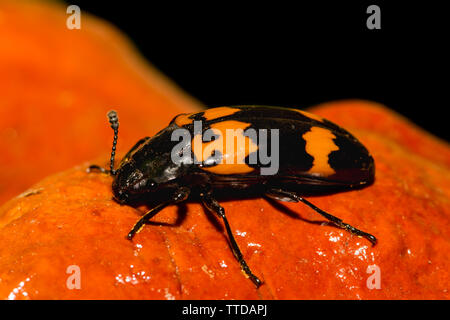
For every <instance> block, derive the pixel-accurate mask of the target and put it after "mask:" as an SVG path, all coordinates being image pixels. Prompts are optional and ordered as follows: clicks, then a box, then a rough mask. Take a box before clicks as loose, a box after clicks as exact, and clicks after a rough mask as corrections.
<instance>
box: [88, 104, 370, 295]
mask: <svg viewBox="0 0 450 320" xmlns="http://www.w3.org/2000/svg"><path fill="white" fill-rule="evenodd" d="M108 117H109V122H110V124H111V128H112V129H113V131H114V140H113V146H112V152H111V158H110V169H109V170H107V169H104V168H101V167H100V166H97V165H92V166H90V167H89V168H88V171H91V170H99V171H101V172H103V173H107V174H110V175H112V176H113V177H114V180H113V183H112V191H113V195H114V199H115V200H116V201H117V202H119V203H121V204H127V205H132V204H133V203H137V202H139V201H144V202H145V201H146V200H148V199H158V203H156V205H155V206H154V207H153V208H152V209H151V210H149V211H148V212H147V213H145V214H144V215H143V216H142V217H141V218H140V219H139V220H138V221H137V222H136V224H135V225H134V226H133V227H132V228H131V230H130V232H129V233H128V235H127V239H129V240H132V239H133V237H134V236H135V235H136V234H137V233H138V232H139V231H140V230H141V229H142V228H143V226H144V225H145V224H146V223H147V222H148V221H149V220H150V219H151V218H152V217H154V216H155V215H156V214H157V213H158V212H160V211H161V210H162V209H163V208H165V207H167V206H169V205H173V204H177V203H180V202H183V201H185V200H187V199H188V198H191V197H198V198H199V199H200V201H201V202H202V203H203V205H204V206H205V207H206V208H207V209H208V210H210V211H211V212H213V213H215V214H217V215H218V217H219V218H220V219H222V221H223V224H224V226H225V229H226V232H227V235H228V240H229V242H230V247H231V249H232V252H233V254H234V256H235V258H236V259H237V261H238V262H239V264H240V266H241V269H242V270H243V272H244V274H245V275H246V276H247V277H248V278H250V280H251V281H252V282H253V283H254V284H255V285H256V287H259V286H260V285H261V284H262V282H261V280H260V279H259V278H258V277H257V276H255V275H254V274H253V272H252V271H251V270H250V268H249V266H248V265H247V263H246V261H245V259H244V257H243V255H242V253H241V251H240V249H239V246H238V244H237V242H236V240H235V239H234V236H233V232H232V229H231V226H230V224H229V222H228V220H227V217H226V214H225V210H224V208H223V207H222V206H221V205H220V203H219V202H218V200H217V196H218V195H220V194H221V193H232V192H235V193H238V194H244V195H256V196H266V197H268V198H272V199H275V200H280V201H288V202H302V203H304V204H305V205H307V206H309V207H310V208H312V209H313V210H315V211H316V212H318V213H319V214H321V215H322V216H323V217H325V218H326V219H328V220H329V221H331V222H332V223H333V224H335V225H336V226H337V227H339V228H342V229H344V230H347V231H349V232H350V233H352V234H354V235H356V236H359V237H364V238H366V239H367V240H369V241H370V242H371V243H372V245H375V244H376V242H377V239H376V238H375V237H374V236H373V235H371V234H369V233H367V232H364V231H361V230H359V229H357V228H355V227H353V226H351V225H349V224H347V223H345V222H344V221H342V220H341V219H340V218H338V217H335V216H333V215H331V214H329V213H327V212H325V211H323V210H322V209H320V208H318V207H316V206H315V205H314V204H312V203H311V202H309V201H308V200H306V199H305V198H304V197H303V196H304V195H305V194H315V193H323V192H324V193H330V192H338V191H342V190H351V189H356V188H361V187H365V186H367V185H370V184H371V183H373V181H374V178H375V164H374V160H373V157H372V156H371V155H370V153H369V151H368V150H367V149H366V148H365V147H364V146H363V145H362V144H361V143H360V142H359V141H358V140H357V139H356V138H355V137H354V136H353V135H352V134H350V133H349V132H348V131H347V130H345V129H343V128H341V127H339V126H338V125H336V124H334V123H332V122H331V121H328V120H327V119H324V118H322V117H319V116H317V115H314V114H311V113H308V112H305V111H302V110H299V109H295V108H283V107H272V106H229V107H216V108H210V109H206V110H204V111H200V112H196V113H189V114H180V115H177V116H176V117H175V118H174V119H173V120H172V121H171V122H170V124H169V125H168V126H167V127H166V128H164V129H163V130H161V131H160V132H159V133H157V134H156V135H155V136H153V137H145V138H143V139H141V140H139V141H138V142H137V143H136V144H135V145H134V146H133V147H132V148H131V149H130V150H129V151H128V153H127V154H126V155H125V156H124V157H123V159H122V160H121V162H120V163H119V165H118V168H117V170H116V169H115V168H114V158H115V151H116V145H117V137H118V127H119V122H118V118H117V114H116V112H115V111H110V112H109V113H108ZM227 130H231V133H232V134H233V136H232V138H231V139H230V140H227V139H228V137H226V136H227V135H226V134H225V133H228V131H227ZM269 132H271V136H270V139H269V138H268V133H269ZM206 133H209V138H207V137H205V136H206ZM248 133H252V134H248ZM272 133H276V134H275V135H274V134H272ZM174 137H175V139H174ZM180 137H187V138H186V139H185V141H182V142H183V143H181V142H180ZM177 138H178V139H177ZM236 139H241V141H243V142H244V145H241V147H239V146H238V147H237V148H236V147H235V146H233V145H231V147H228V148H227V145H226V143H225V141H226V140H227V141H235V140H236ZM223 146H224V147H223ZM269 149H270V150H271V153H274V154H271V157H272V159H273V162H278V165H277V167H276V170H275V171H274V170H272V171H271V173H270V174H267V170H268V169H269V168H268V162H267V157H266V158H264V157H263V156H262V155H263V153H261V151H265V152H266V154H267V151H268V150H269ZM174 155H175V156H179V157H178V158H176V157H175V158H176V159H178V160H177V161H175V160H174ZM230 160H234V161H230ZM251 160H252V161H251ZM264 170H266V174H264ZM235 193H232V194H235Z"/></svg>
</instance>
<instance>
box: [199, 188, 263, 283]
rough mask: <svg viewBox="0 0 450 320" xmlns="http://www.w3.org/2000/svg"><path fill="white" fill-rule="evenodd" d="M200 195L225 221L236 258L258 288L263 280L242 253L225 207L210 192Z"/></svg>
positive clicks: (208, 206)
mask: <svg viewBox="0 0 450 320" xmlns="http://www.w3.org/2000/svg"><path fill="white" fill-rule="evenodd" d="M200 197H201V199H202V203H203V204H204V205H205V207H206V208H207V209H208V210H210V211H211V212H213V213H215V214H217V215H218V216H219V217H220V218H222V220H223V223H224V224H225V229H226V230H227V235H228V239H229V240H230V244H231V249H232V251H233V255H234V257H235V258H236V260H237V261H238V262H239V264H240V265H241V269H242V271H243V272H244V273H245V275H246V276H247V277H249V278H250V280H252V282H253V283H254V284H255V286H256V288H258V287H259V286H260V285H261V284H262V282H261V280H260V279H259V278H258V277H257V276H255V275H254V274H253V273H252V271H251V270H250V268H249V266H248V265H247V263H246V262H245V260H244V256H243V255H242V252H241V250H240V249H239V246H238V244H237V242H236V240H235V239H234V236H233V232H232V231H231V227H230V224H229V223H228V219H227V217H226V215H225V210H224V208H223V207H222V206H221V205H220V204H219V202H217V200H216V199H214V198H213V197H212V196H211V194H210V193H202V194H200Z"/></svg>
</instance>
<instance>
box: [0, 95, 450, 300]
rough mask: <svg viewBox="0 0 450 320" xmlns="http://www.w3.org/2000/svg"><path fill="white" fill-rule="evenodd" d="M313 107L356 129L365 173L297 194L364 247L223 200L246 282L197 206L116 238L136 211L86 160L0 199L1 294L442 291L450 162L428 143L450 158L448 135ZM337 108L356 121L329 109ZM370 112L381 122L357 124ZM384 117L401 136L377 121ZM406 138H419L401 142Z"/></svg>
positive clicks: (366, 106) (283, 208) (281, 210)
mask: <svg viewBox="0 0 450 320" xmlns="http://www.w3.org/2000/svg"><path fill="white" fill-rule="evenodd" d="M315 111H317V113H318V114H320V115H321V116H324V117H326V118H329V119H330V120H333V121H336V122H337V123H338V124H340V125H342V126H343V127H346V128H348V129H349V130H350V131H351V132H352V133H353V134H354V135H356V137H358V138H359V139H360V140H361V141H362V142H363V143H364V144H365V145H366V146H367V147H368V149H369V150H370V151H371V153H372V155H373V156H374V159H375V163H376V166H377V173H376V181H375V183H374V185H372V186H370V187H367V188H365V189H362V190H358V191H351V192H344V193H338V194H335V195H328V196H320V197H309V198H308V199H309V200H310V201H312V202H313V203H314V204H316V205H317V206H319V207H320V208H322V209H324V210H327V211H329V212H330V213H333V214H335V215H336V216H338V217H340V218H342V219H343V220H344V221H346V222H347V223H350V224H352V225H354V226H356V227H358V228H361V229H362V230H364V231H367V232H370V233H372V234H374V235H375V236H376V237H377V238H378V240H379V242H378V244H377V245H376V246H375V247H372V246H371V245H370V243H369V242H368V241H367V240H365V239H361V238H358V237H355V236H352V235H350V234H349V233H347V232H345V231H342V230H340V229H337V228H336V227H334V226H332V225H330V224H328V223H327V222H326V221H325V220H324V219H323V218H322V217H321V216H319V215H318V214H317V213H315V212H314V211H312V210H311V209H309V208H307V207H305V206H302V205H301V204H295V203H287V204H286V203H278V202H268V201H267V200H264V199H254V200H240V201H227V202H223V203H222V204H223V206H224V208H225V209H226V212H227V215H228V219H229V221H230V223H231V227H232V229H233V230H234V235H235V237H236V240H237V242H238V244H239V245H240V247H241V249H242V251H243V254H244V256H245V258H246V260H247V262H248V263H249V265H250V267H251V268H252V270H253V272H254V273H255V274H256V275H257V276H258V277H260V278H261V279H262V280H263V281H264V284H263V285H262V286H261V287H260V289H259V290H256V289H255V287H254V285H253V284H252V283H251V282H250V281H249V280H248V279H246V278H245V277H244V275H243V274H242V272H241V271H240V269H239V265H238V263H237V262H236V261H235V259H234V257H233V255H232V253H231V251H230V249H229V247H228V245H227V239H226V237H225V235H224V234H223V232H222V231H223V229H222V228H221V227H220V226H221V222H220V221H218V220H217V219H216V218H215V217H214V216H212V215H211V214H208V213H206V212H205V210H204V209H203V208H202V207H201V206H200V205H199V204H196V203H189V204H187V205H181V206H178V207H176V206H173V207H169V208H167V209H165V210H164V211H163V212H161V213H160V214H159V215H157V216H156V217H155V218H154V224H153V223H152V224H151V225H148V226H146V227H145V228H144V229H143V230H142V231H141V232H140V233H139V234H138V235H137V236H136V237H135V238H134V240H133V242H130V241H128V240H126V239H125V235H126V234H127V232H128V231H129V229H130V228H131V227H132V226H133V224H134V223H135V222H136V219H137V218H138V217H139V213H138V211H137V210H136V209H134V208H132V207H129V206H120V205H118V204H117V203H115V202H114V201H112V200H111V196H112V194H111V187H110V186H111V181H112V179H111V178H110V177H109V176H106V175H103V174H92V173H91V174H87V173H86V172H85V169H86V166H87V165H88V163H86V164H84V165H82V166H79V167H76V168H74V169H71V170H69V171H66V172H63V173H60V174H57V175H54V176H51V177H49V178H47V179H45V180H43V181H42V182H40V183H38V184H37V185H35V186H34V187H33V188H31V189H30V190H28V191H27V192H26V193H24V194H23V195H22V196H21V197H19V198H16V199H13V200H12V201H10V202H8V203H7V204H5V205H4V206H3V207H2V208H1V209H0V217H1V218H0V219H1V220H0V230H1V232H0V243H1V246H0V279H1V281H0V297H2V298H8V297H9V298H20V299H23V298H44V299H45V298H69V299H72V298H75V299H78V298H81V299H95V298H107V299H110V298H111V299H116V298H119V299H121V298H131V299H173V298H175V299H183V298H186V299H231V298H233V299H260V298H262V299H438V298H439V299H447V298H449V294H448V284H449V270H450V268H449V267H450V265H449V258H448V252H449V249H450V244H449V227H450V225H449V220H450V217H449V195H450V172H449V167H448V165H447V164H446V163H445V161H439V160H438V159H437V158H434V159H433V154H435V153H436V152H439V153H440V155H439V157H438V158H442V159H446V157H450V150H449V147H448V145H446V144H444V143H443V142H441V141H438V140H436V139H435V138H433V137H431V136H429V135H428V134H426V133H424V132H421V131H420V130H419V129H417V128H415V127H414V126H413V125H411V124H410V123H408V122H406V121H405V120H404V119H402V118H399V117H398V116H397V115H396V114H393V113H392V112H390V111H389V110H388V109H385V108H382V107H379V106H376V105H373V104H370V103H366V102H363V101H348V102H339V103H336V104H332V103H331V104H328V105H327V106H323V107H319V108H317V109H316V110H315ZM339 111H340V112H339ZM349 111H351V113H350V114H352V115H355V117H356V118H358V119H360V120H361V121H360V122H359V124H360V125H356V124H354V123H353V120H352V119H351V118H350V117H343V116H341V114H342V112H349ZM374 114H377V115H378V118H377V119H378V121H379V125H380V128H378V127H377V125H374V124H373V122H372V121H366V117H369V118H370V119H374V118H373V115H374ZM345 119H348V120H345ZM386 122H388V123H391V124H392V125H393V128H396V130H399V131H401V134H399V132H396V133H390V132H389V131H386V130H384V128H383V126H384V125H383V124H384V123H386ZM366 123H367V124H368V125H365V124H366ZM380 129H381V130H380ZM405 137H417V139H418V140H419V141H420V142H421V143H427V144H429V145H430V146H431V148H430V149H428V150H427V149H426V148H421V153H419V152H414V151H412V150H413V149H414V148H416V146H415V145H414V144H411V143H408V141H409V140H408V139H405ZM414 141H416V140H414ZM414 143H415V142H414ZM443 156H445V157H443ZM93 162H95V161H93ZM90 163H91V162H90ZM105 165H106V161H105ZM140 210H144V209H143V208H140ZM71 265H76V266H79V268H80V275H81V289H79V290H78V289H72V290H71V289H68V288H67V286H66V281H67V279H68V277H69V276H70V274H67V273H66V271H67V268H69V266H71ZM374 270H378V271H379V273H378V274H379V284H380V288H379V289H377V288H375V287H374V285H375V284H376V282H374V278H373V276H374V274H373V272H374ZM376 272H377V271H376ZM368 283H369V284H368Z"/></svg>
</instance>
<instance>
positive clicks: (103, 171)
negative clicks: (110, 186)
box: [86, 164, 111, 174]
mask: <svg viewBox="0 0 450 320" xmlns="http://www.w3.org/2000/svg"><path fill="white" fill-rule="evenodd" d="M92 171H100V172H101V173H106V174H110V173H111V172H110V171H109V170H108V169H105V168H102V167H100V166H98V165H96V164H93V165H90V166H89V167H88V168H87V169H86V172H88V173H91V172H92Z"/></svg>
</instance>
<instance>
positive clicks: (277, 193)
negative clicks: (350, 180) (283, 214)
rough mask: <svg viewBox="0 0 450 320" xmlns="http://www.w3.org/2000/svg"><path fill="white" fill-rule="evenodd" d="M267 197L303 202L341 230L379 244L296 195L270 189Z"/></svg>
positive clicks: (367, 235) (369, 236)
mask: <svg viewBox="0 0 450 320" xmlns="http://www.w3.org/2000/svg"><path fill="white" fill-rule="evenodd" d="M266 196H267V197H269V198H272V199H275V200H280V201H288V202H303V203H304V204H306V205H307V206H308V207H310V208H311V209H313V210H314V211H316V212H317V213H319V214H320V215H322V216H323V217H325V218H326V219H328V220H329V221H331V222H333V223H334V224H335V225H337V226H338V227H339V228H342V229H344V230H347V231H348V232H350V233H352V234H354V235H356V236H359V237H364V238H366V239H367V240H369V241H370V242H371V243H372V245H375V244H376V243H377V238H375V237H374V236H373V235H371V234H370V233H367V232H364V231H361V230H359V229H356V228H355V227H352V226H351V225H349V224H347V223H345V222H344V221H342V219H339V218H338V217H335V216H333V215H331V214H329V213H328V212H325V211H323V210H322V209H320V208H318V207H316V206H315V205H313V204H312V203H311V202H309V201H308V200H306V199H304V198H302V197H300V196H298V195H297V194H295V193H292V192H288V191H284V190H281V189H270V190H269V191H267V192H266Z"/></svg>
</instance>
